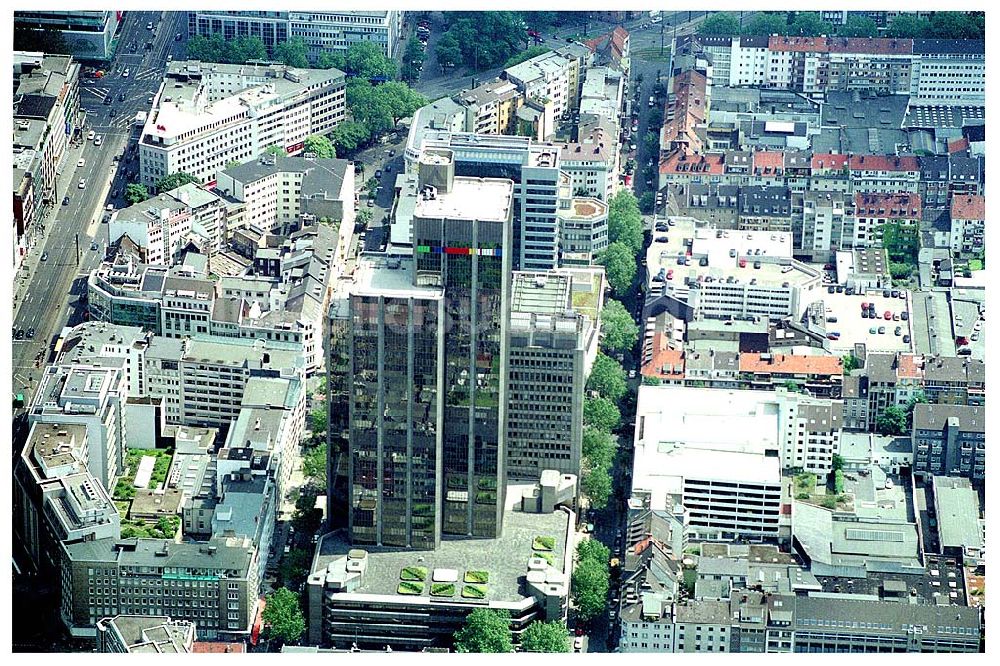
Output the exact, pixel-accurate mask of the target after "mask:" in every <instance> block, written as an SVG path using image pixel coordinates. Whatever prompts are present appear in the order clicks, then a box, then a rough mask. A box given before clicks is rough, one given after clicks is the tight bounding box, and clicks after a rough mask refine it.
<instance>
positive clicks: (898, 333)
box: [893, 326, 903, 335]
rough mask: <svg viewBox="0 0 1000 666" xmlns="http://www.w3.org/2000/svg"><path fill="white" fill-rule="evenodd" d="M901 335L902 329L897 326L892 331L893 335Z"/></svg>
mask: <svg viewBox="0 0 1000 666" xmlns="http://www.w3.org/2000/svg"><path fill="white" fill-rule="evenodd" d="M902 334H903V329H902V328H900V327H899V326H897V327H896V329H895V330H894V331H893V335H902Z"/></svg>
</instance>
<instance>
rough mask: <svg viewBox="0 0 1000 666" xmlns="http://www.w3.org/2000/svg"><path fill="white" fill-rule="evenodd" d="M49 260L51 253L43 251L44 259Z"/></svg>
mask: <svg viewBox="0 0 1000 666" xmlns="http://www.w3.org/2000/svg"><path fill="white" fill-rule="evenodd" d="M48 260H49V253H48V252H42V261H48Z"/></svg>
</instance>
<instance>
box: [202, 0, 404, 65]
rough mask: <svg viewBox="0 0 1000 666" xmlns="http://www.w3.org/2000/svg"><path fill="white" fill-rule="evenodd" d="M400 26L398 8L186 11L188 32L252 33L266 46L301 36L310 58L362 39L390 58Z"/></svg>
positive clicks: (204, 33) (243, 34)
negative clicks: (373, 9)
mask: <svg viewBox="0 0 1000 666" xmlns="http://www.w3.org/2000/svg"><path fill="white" fill-rule="evenodd" d="M402 27H403V12H401V11H397V10H388V11H337V10H335V9H327V10H326V11H322V12H258V11H213V10H198V11H190V12H188V33H189V34H191V35H204V36H208V35H212V34H215V33H221V34H222V36H223V37H225V38H226V39H232V38H234V37H240V36H246V35H253V36H255V37H260V38H261V39H262V40H263V42H264V45H265V46H266V47H267V48H268V49H273V48H274V47H275V45H277V44H278V43H280V42H284V41H287V40H288V39H289V38H291V37H301V38H302V39H303V40H304V41H305V43H306V46H308V48H309V54H308V55H309V59H310V60H311V61H313V62H315V59H316V56H318V55H319V54H320V53H322V52H324V51H340V52H344V51H346V50H347V49H348V48H349V47H350V46H351V45H352V44H357V43H362V42H369V43H372V44H375V45H376V46H378V47H379V48H380V49H381V50H382V52H383V53H384V54H385V55H386V56H388V57H390V58H393V57H395V56H396V53H397V49H398V47H399V39H400V35H401V33H402Z"/></svg>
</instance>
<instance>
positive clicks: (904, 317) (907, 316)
mask: <svg viewBox="0 0 1000 666" xmlns="http://www.w3.org/2000/svg"><path fill="white" fill-rule="evenodd" d="M899 318H900V319H902V320H903V321H909V319H910V313H909V312H907V311H906V310H903V311H902V312H900V313H899Z"/></svg>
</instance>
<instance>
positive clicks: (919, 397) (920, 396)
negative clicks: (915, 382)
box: [906, 391, 927, 431]
mask: <svg viewBox="0 0 1000 666" xmlns="http://www.w3.org/2000/svg"><path fill="white" fill-rule="evenodd" d="M926 402H927V396H926V395H924V392H923V391H919V392H917V393H916V394H915V395H914V396H913V397H912V398H910V401H909V402H908V403H906V430H907V431H909V430H910V429H911V428H913V410H914V408H915V407H916V406H917V405H919V404H920V403H926Z"/></svg>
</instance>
